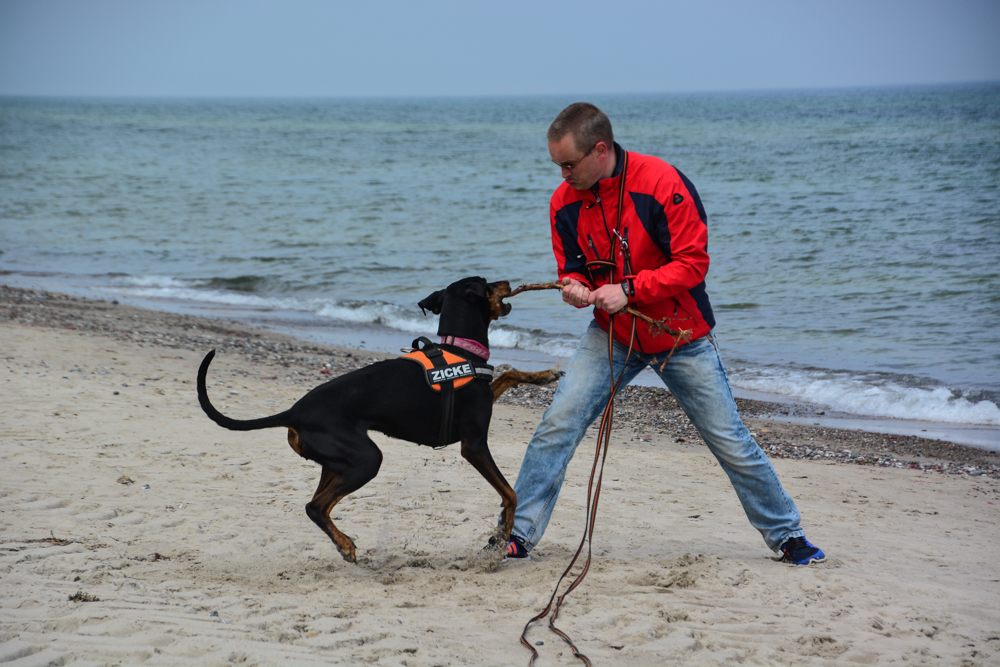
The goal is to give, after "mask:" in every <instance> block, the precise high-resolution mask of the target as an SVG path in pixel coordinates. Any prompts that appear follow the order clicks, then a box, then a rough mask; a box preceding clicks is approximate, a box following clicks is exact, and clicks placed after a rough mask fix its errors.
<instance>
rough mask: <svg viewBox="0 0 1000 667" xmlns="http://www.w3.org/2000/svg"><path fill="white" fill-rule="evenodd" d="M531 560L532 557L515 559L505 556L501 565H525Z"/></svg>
mask: <svg viewBox="0 0 1000 667" xmlns="http://www.w3.org/2000/svg"><path fill="white" fill-rule="evenodd" d="M529 560H531V556H522V557H520V558H514V557H513V556H504V559H503V560H502V561H500V562H501V563H524V562H526V561H529Z"/></svg>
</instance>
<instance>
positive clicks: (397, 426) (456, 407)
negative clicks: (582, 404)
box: [198, 277, 560, 563]
mask: <svg viewBox="0 0 1000 667" xmlns="http://www.w3.org/2000/svg"><path fill="white" fill-rule="evenodd" d="M509 294H510V285H509V284H508V283H507V282H496V283H487V282H486V280H485V279H483V278H478V277H476V278H466V279H464V280H460V281H458V282H456V283H453V284H451V285H449V286H448V287H447V288H446V289H443V290H439V291H437V292H434V293H433V294H431V295H430V296H428V297H427V298H426V299H424V300H422V301H420V303H419V304H418V305H419V306H420V308H421V309H426V310H430V311H431V312H433V313H434V314H440V315H441V319H440V323H439V325H438V334H439V335H441V336H445V337H456V338H458V339H464V340H462V341H458V342H460V343H461V344H463V347H461V348H460V347H457V346H454V345H446V344H441V345H440V346H437V347H439V348H440V349H442V350H444V351H447V352H450V353H453V354H457V355H459V356H462V357H464V358H466V359H468V360H469V361H471V362H476V363H477V364H480V365H481V362H485V361H486V359H483V358H482V356H479V355H475V354H472V353H471V352H470V351H469V350H470V348H472V349H476V346H475V344H474V343H468V342H467V341H474V342H475V343H478V344H479V345H482V346H483V348H485V349H487V350H488V349H489V341H488V338H487V330H488V327H489V323H490V322H491V321H493V320H495V319H497V318H499V317H502V316H504V315H507V314H508V313H509V312H510V305H509V304H506V303H504V302H503V298H504V297H505V296H507V295H509ZM447 340H451V339H450V338H447ZM431 349H433V348H431ZM214 356H215V351H214V350H213V351H211V352H209V353H208V355H207V356H206V357H205V359H204V361H202V362H201V368H199V369H198V401H199V402H200V403H201V407H202V409H203V410H204V411H205V413H206V414H207V415H208V416H209V417H210V418H211V419H212V420H213V421H214V422H215V423H217V424H218V425H219V426H222V427H224V428H228V429H230V430H233V431H251V430H256V429H262V428H272V427H278V426H282V427H286V428H287V429H288V444H289V445H291V447H292V449H294V450H295V452H296V453H297V454H299V455H300V456H302V457H304V458H307V459H309V460H310V461H315V462H316V463H319V464H320V465H321V466H322V467H323V473H322V476H321V477H320V481H319V488H317V489H316V494H315V495H314V496H313V499H312V501H311V502H310V503H309V504H308V505H306V514H308V515H309V518H310V519H312V520H313V522H314V523H316V525H318V526H319V527H320V528H322V529H323V532H325V533H326V534H327V535H329V537H330V539H331V540H333V543H334V545H336V547H337V549H338V550H339V551H340V553H341V555H342V556H343V557H344V558H345V559H346V560H348V561H350V562H352V563H353V562H355V561H356V559H357V554H356V550H355V546H354V542H353V541H352V540H351V538H349V537H347V536H346V535H344V534H343V533H342V532H340V531H339V530H338V529H337V527H336V526H335V525H334V524H333V521H331V520H330V511H331V510H332V509H333V507H334V506H335V505H336V504H337V503H338V502H340V500H341V499H343V498H344V497H345V496H347V495H348V494H350V493H353V492H355V491H357V490H358V489H360V488H361V487H362V486H364V485H365V484H367V483H368V482H369V481H371V480H372V479H373V478H374V477H375V475H377V474H378V471H379V467H380V466H381V465H382V452H381V451H380V450H379V448H378V446H376V444H375V443H374V442H373V441H372V439H371V438H369V437H368V431H370V430H372V431H379V432H381V433H384V434H385V435H388V436H390V437H393V438H398V439H400V440H407V441H409V442H415V443H418V444H423V445H432V446H434V445H439V444H449V443H454V442H458V441H461V443H462V456H463V457H464V458H465V460H467V461H468V462H469V463H471V464H472V465H473V467H475V469H476V470H478V471H479V473H480V474H481V475H482V476H483V477H485V478H486V481H488V482H489V483H490V484H491V485H492V486H493V488H494V489H496V491H497V493H499V494H500V498H501V500H502V502H503V509H502V513H501V514H502V518H501V526H502V527H503V530H504V535H505V536H509V535H510V529H511V528H512V527H513V525H514V509H515V508H516V507H517V496H516V495H515V494H514V490H513V489H512V488H511V487H510V485H509V484H508V483H507V480H506V479H504V476H503V474H502V473H501V472H500V470H499V468H497V466H496V463H494V462H493V457H492V455H491V454H490V450H489V446H488V444H487V442H486V437H487V431H488V430H489V425H490V417H491V416H492V412H493V401H494V400H496V398H498V397H499V396H500V394H502V393H503V392H504V391H505V390H506V389H509V388H510V387H513V386H516V385H518V384H522V383H530V384H547V383H549V382H552V381H553V380H555V379H557V378H558V377H559V375H560V374H559V373H558V372H554V371H541V372H538V373H524V372H520V371H511V372H508V373H504V374H503V375H502V376H501V377H500V378H498V379H496V380H494V381H493V382H492V383H487V382H486V381H483V380H481V379H478V378H477V379H473V380H471V381H468V383H467V386H465V387H462V388H461V390H458V391H454V392H453V394H452V395H451V397H450V401H451V402H453V405H452V406H451V407H452V413H451V418H450V419H448V418H447V417H446V416H445V415H444V414H443V409H444V410H447V409H448V401H449V397H448V396H447V393H449V392H439V391H433V390H432V389H431V388H430V387H429V386H428V383H429V382H430V381H431V380H429V379H425V375H426V371H425V369H424V368H422V367H421V365H420V364H418V363H414V362H413V361H411V360H408V359H403V358H399V359H390V360H387V361H381V362H378V363H375V364H372V365H370V366H367V367H365V368H361V369H358V370H356V371H353V372H351V373H347V374H346V375H342V376H340V377H337V378H334V379H333V380H330V381H329V382H327V383H325V384H322V385H320V386H318V387H316V388H315V389H313V390H312V391H310V392H309V393H308V394H306V395H305V396H303V397H302V398H301V399H299V400H298V402H296V403H295V405H293V406H292V407H291V408H290V409H289V410H286V411H285V412H282V413H280V414H277V415H274V416H272V417H263V418H261V419H250V420H246V421H242V420H236V419H230V418H229V417H226V416H225V415H223V414H222V413H220V412H219V411H218V410H216V409H215V407H213V406H212V404H211V403H210V402H209V400H208V392H207V389H206V385H205V378H206V375H207V374H208V366H209V364H210V363H211V361H212V358H213V357H214ZM428 377H429V376H428ZM456 384H457V383H456ZM439 386H444V385H443V384H442V385H439ZM443 441H446V442H443Z"/></svg>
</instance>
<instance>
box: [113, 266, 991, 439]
mask: <svg viewBox="0 0 1000 667" xmlns="http://www.w3.org/2000/svg"><path fill="white" fill-rule="evenodd" d="M112 284H113V289H114V291H116V292H117V293H120V294H123V295H127V296H133V297H140V298H160V299H174V300H181V301H201V302H207V303H217V304H220V305H226V306H233V307H237V308H246V309H248V310H254V309H256V310H259V309H268V310H286V311H296V312H302V313H311V314H312V315H314V316H316V317H317V318H321V319H328V320H333V321H336V322H342V323H349V324H356V325H373V326H382V327H386V328H389V329H393V330H396V331H403V332H407V333H412V334H418V335H425V336H429V337H432V338H433V337H434V335H435V333H436V331H437V318H436V317H434V316H432V315H430V314H428V315H426V316H425V315H423V314H422V313H421V312H420V311H419V310H417V309H415V308H414V309H410V308H408V307H405V306H400V305H398V304H394V303H389V302H385V301H377V300H370V301H365V300H337V299H324V298H300V297H291V296H273V295H261V294H253V293H249V292H243V291H236V290H233V289H217V286H218V284H219V283H218V282H213V281H212V280H185V279H179V278H173V277H170V276H156V275H146V276H115V277H113V278H112ZM577 342H578V338H577V337H575V336H573V335H570V334H559V333H552V332H547V331H543V330H540V329H526V328H520V327H517V326H514V325H511V324H508V323H505V322H494V323H493V324H492V326H491V327H490V343H491V346H492V347H493V348H495V349H498V348H506V349H518V350H529V351H532V352H539V353H541V354H544V355H548V356H550V357H556V358H568V357H570V356H572V354H573V352H574V351H575V349H576V346H577ZM730 378H731V381H732V383H733V385H734V386H736V387H740V388H743V389H748V390H751V391H758V392H763V393H768V394H775V395H778V396H784V397H788V398H790V399H794V400H800V401H805V402H808V403H813V404H817V405H822V406H828V407H829V408H830V409H831V410H836V411H840V412H845V413H850V414H854V415H858V416H867V417H890V418H896V419H915V420H921V421H936V422H946V423H956V424H985V425H993V426H1000V407H998V406H997V404H996V403H994V402H992V401H990V400H974V399H972V400H970V398H967V397H964V396H962V395H961V394H960V393H959V392H957V391H955V390H953V389H950V388H948V387H944V386H930V387H929V386H915V385H916V384H918V383H917V382H915V381H912V380H913V378H909V379H908V378H905V377H902V376H893V375H890V374H878V373H868V374H864V373H852V372H847V371H830V370H823V369H801V368H791V367H778V366H757V365H753V364H749V365H743V364H739V363H736V364H732V366H731V368H730ZM908 380H911V382H908Z"/></svg>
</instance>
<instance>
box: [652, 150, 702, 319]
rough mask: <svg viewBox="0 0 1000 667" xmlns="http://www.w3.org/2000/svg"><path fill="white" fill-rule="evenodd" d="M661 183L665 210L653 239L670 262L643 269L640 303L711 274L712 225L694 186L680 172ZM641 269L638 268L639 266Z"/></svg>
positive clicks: (669, 294) (677, 291)
mask: <svg viewBox="0 0 1000 667" xmlns="http://www.w3.org/2000/svg"><path fill="white" fill-rule="evenodd" d="M668 169H669V170H670V171H671V172H673V173H675V174H676V177H671V176H672V174H665V175H664V177H662V178H660V179H659V181H658V182H657V185H656V188H655V191H654V198H655V199H656V201H657V202H658V203H659V204H660V205H661V206H662V207H663V213H664V214H663V215H662V216H658V219H657V220H656V225H655V228H654V229H653V230H651V231H652V234H651V236H652V237H653V242H654V243H655V244H656V245H657V247H659V249H660V252H662V253H663V254H664V255H665V256H666V258H667V261H666V263H664V264H662V265H660V266H658V267H655V268H650V269H646V270H641V269H640V270H639V271H638V272H637V273H636V278H635V294H636V295H635V298H634V299H633V301H634V302H636V303H637V304H640V305H641V304H643V303H654V302H656V301H662V300H664V299H668V298H671V297H674V296H677V295H679V294H682V293H685V292H687V291H688V290H690V289H692V288H694V287H696V286H698V285H700V284H701V283H702V282H704V281H705V275H706V274H707V273H708V265H709V258H708V225H707V224H706V223H707V220H706V216H705V210H704V207H703V206H702V204H701V200H700V199H699V197H698V192H697V190H695V188H694V185H693V184H692V183H691V182H690V181H688V180H687V178H686V177H685V176H684V175H683V174H681V173H680V172H678V171H676V170H674V169H673V167H668ZM637 268H638V267H637Z"/></svg>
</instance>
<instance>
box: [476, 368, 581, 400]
mask: <svg viewBox="0 0 1000 667" xmlns="http://www.w3.org/2000/svg"><path fill="white" fill-rule="evenodd" d="M562 376H563V372H562V371H558V370H556V369H554V368H552V369H549V370H547V371H535V372H533V373H529V372H527V371H507V372H506V373H503V374H501V375H500V377H498V378H497V379H495V380H493V382H491V383H490V390H491V391H492V392H493V400H494V401H496V400H497V399H498V398H500V396H501V395H502V394H503V393H504V392H505V391H507V390H508V389H513V388H514V387H518V386H520V385H522V384H533V385H537V386H543V385H547V384H551V383H553V382H555V381H556V380H558V379H559V378H561V377H562Z"/></svg>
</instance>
